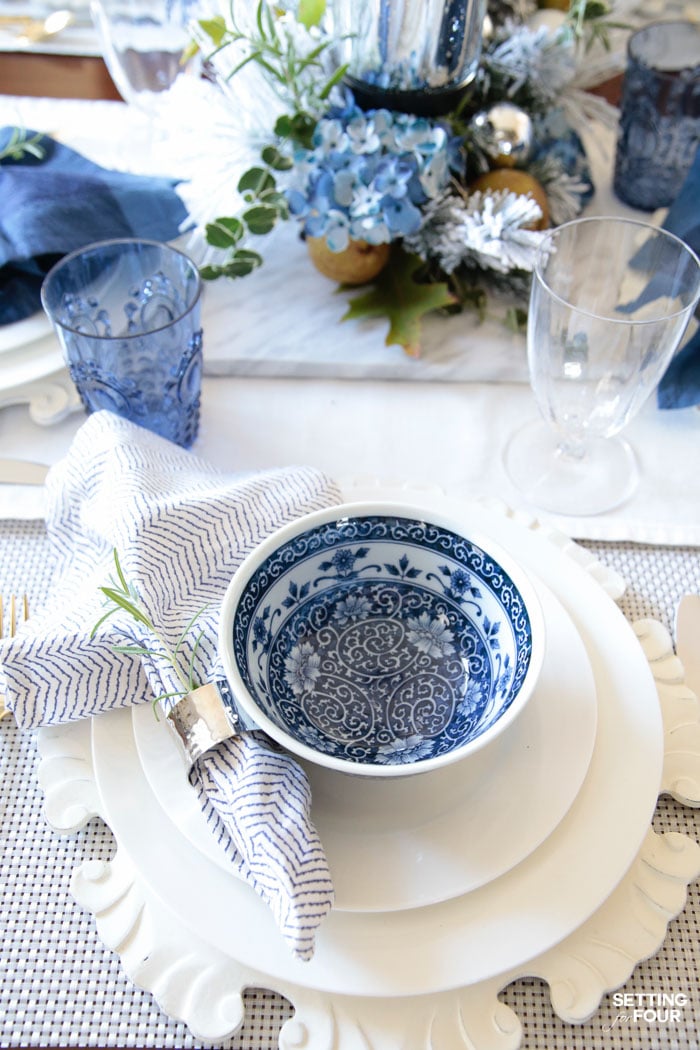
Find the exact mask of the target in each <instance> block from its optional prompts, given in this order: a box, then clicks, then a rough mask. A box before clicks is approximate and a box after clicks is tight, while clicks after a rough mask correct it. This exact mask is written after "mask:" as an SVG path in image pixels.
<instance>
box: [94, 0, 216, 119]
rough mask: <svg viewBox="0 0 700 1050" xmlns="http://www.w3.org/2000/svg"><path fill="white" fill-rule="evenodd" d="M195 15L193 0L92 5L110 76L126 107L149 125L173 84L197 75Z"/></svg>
mask: <svg viewBox="0 0 700 1050" xmlns="http://www.w3.org/2000/svg"><path fill="white" fill-rule="evenodd" d="M197 9H198V2H197V0H91V4H90V10H91V12H92V18H93V22H94V24H95V28H96V30H97V34H98V37H99V40H100V44H101V48H102V54H103V57H104V60H105V63H106V65H107V68H108V70H109V73H110V76H111V77H112V79H113V80H114V83H115V85H116V87H117V89H118V91H119V93H120V94H121V96H122V98H123V99H124V101H125V102H128V103H130V104H132V105H134V106H136V107H137V108H138V109H140V110H141V111H142V112H143V113H145V114H146V116H147V117H148V118H149V120H151V121H153V120H154V119H155V118H156V116H157V113H158V109H159V105H160V103H161V101H162V98H163V96H164V94H165V93H167V92H168V91H169V90H170V88H171V87H172V86H173V84H174V82H175V80H176V79H177V78H178V77H179V76H181V75H182V74H184V73H187V74H193V73H194V74H198V73H199V71H200V65H201V63H200V59H199V57H198V56H197V55H190V53H189V51H188V49H189V45H190V43H191V41H192V37H193V28H192V27H193V22H194V20H195V19H196V17H197Z"/></svg>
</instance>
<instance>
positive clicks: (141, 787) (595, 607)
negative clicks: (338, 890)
mask: <svg viewBox="0 0 700 1050" xmlns="http://www.w3.org/2000/svg"><path fill="white" fill-rule="evenodd" d="M353 495H354V494H353ZM384 495H386V494H385V493H378V494H377V496H378V498H379V497H380V496H384ZM403 496H404V501H405V502H411V503H413V504H416V503H417V502H418V503H420V504H421V505H425V506H426V508H427V509H437V508H438V507H439V508H440V509H441V510H442V511H444V512H445V513H449V514H450V515H451V516H452V517H455V516H457V520H459V516H460V515H461V516H462V520H464V521H465V522H470V523H473V525H474V527H475V528H478V529H479V531H480V532H485V533H486V534H491V535H492V536H493V538H494V540H495V541H497V542H499V543H500V544H501V545H502V546H504V547H505V548H506V549H508V550H510V551H511V552H512V554H513V555H514V556H515V557H517V558H518V559H520V560H521V561H522V563H523V564H524V565H525V567H526V568H529V569H530V570H531V571H532V572H533V573H535V574H537V575H539V576H540V577H541V578H542V579H543V581H544V582H545V584H546V585H547V586H549V587H550V588H551V589H552V591H553V592H554V593H555V595H556V597H557V598H558V599H559V600H560V601H561V603H562V605H563V606H564V608H565V609H566V610H567V611H568V613H569V615H570V616H571V618H572V620H573V622H574V624H575V625H576V627H577V629H578V631H579V634H580V636H581V638H582V640H583V643H584V645H585V647H586V650H587V652H588V656H589V659H590V662H591V667H592V670H593V676H594V680H595V685H596V695H597V698H598V729H597V734H596V741H595V747H594V750H593V757H592V759H591V763H590V767H589V770H588V774H587V776H586V777H585V780H584V783H583V785H582V787H581V790H580V792H579V794H578V796H577V797H576V799H575V801H574V803H573V805H572V806H571V808H570V810H569V812H568V813H567V814H566V816H565V817H564V819H563V820H562V821H561V823H560V824H559V826H558V827H557V828H556V829H555V830H554V831H553V832H552V834H551V835H549V836H548V837H547V838H546V839H545V841H544V842H543V843H542V844H541V845H540V846H539V847H538V848H537V849H535V850H534V851H533V852H532V853H531V854H530V856H529V857H527V858H526V859H525V860H523V861H522V862H521V863H520V864H518V865H516V866H515V867H514V868H512V869H511V870H510V871H509V872H507V873H505V874H504V875H502V876H501V877H500V878H498V879H495V880H493V881H492V882H489V883H487V884H486V885H484V886H481V887H479V888H478V889H475V890H474V891H473V892H471V893H467V894H464V895H463V896H461V897H455V898H453V899H451V900H449V901H444V902H442V903H440V904H434V905H430V906H427V907H422V908H413V909H410V910H403V911H393V912H379V913H370V912H343V911H332V912H331V913H330V915H328V916H327V918H326V919H325V920H324V922H323V924H322V926H321V928H320V929H319V931H318V934H317V940H316V951H315V954H314V957H313V959H312V960H311V961H310V962H300V961H299V960H297V959H295V958H294V957H293V956H292V954H291V953H290V952H289V950H288V949H287V947H286V946H285V944H284V941H283V940H282V937H281V935H280V933H279V930H278V929H277V927H276V925H275V922H274V919H273V916H272V913H271V911H270V910H269V909H268V908H267V907H266V905H265V904H264V903H263V902H262V901H261V900H260V899H259V898H258V897H257V896H256V894H255V893H254V891H253V890H252V889H251V888H250V887H248V886H247V885H245V884H244V883H242V882H240V881H239V880H237V879H235V878H233V877H232V876H231V875H230V874H229V873H228V872H226V871H224V870H223V868H222V867H221V866H220V865H219V864H216V863H214V862H213V861H211V860H209V859H208V858H207V857H205V856H204V855H203V854H202V853H201V852H200V851H198V850H195V849H193V848H192V844H191V842H190V841H189V840H188V839H187V838H186V837H185V836H184V835H183V834H182V833H181V832H180V831H179V830H178V829H177V828H176V827H175V825H174V824H173V823H172V822H171V821H169V820H167V819H165V817H164V814H163V810H162V807H161V806H160V803H159V802H158V799H157V798H156V796H155V795H154V793H153V791H152V789H151V787H150V785H149V783H148V780H147V778H146V775H145V773H144V771H143V768H142V765H141V761H140V758H139V753H138V749H137V747H136V742H135V740H134V733H133V723H132V719H131V714H130V712H129V711H128V710H117V711H114V712H110V713H109V714H108V715H106V716H105V715H102V716H100V717H99V718H95V719H94V720H93V722H92V752H93V763H94V773H95V780H96V784H97V788H98V790H99V793H100V796H101V804H100V812H101V813H103V815H104V817H105V819H106V821H107V823H108V824H109V826H110V827H111V829H112V831H113V832H114V834H115V836H116V839H117V842H118V843H119V846H120V848H121V849H123V850H124V852H125V854H126V855H127V856H128V857H129V859H130V862H131V864H132V865H134V866H135V868H136V870H137V871H138V874H139V878H140V880H141V882H142V884H143V885H144V886H145V888H146V889H147V890H148V892H149V893H152V894H154V895H155V896H156V897H157V899H158V900H159V901H160V903H161V904H162V906H163V907H164V908H165V909H166V912H170V913H171V914H172V915H174V916H176V917H177V920H178V922H179V923H181V924H182V926H183V927H184V928H185V929H190V930H192V931H193V933H195V932H196V934H197V935H198V936H199V937H200V938H202V939H204V940H205V941H206V942H207V943H208V944H209V945H211V947H212V948H214V949H216V950H218V951H221V952H223V953H224V955H225V956H228V957H230V958H232V959H234V960H236V961H237V962H239V963H240V964H242V965H243V966H245V967H247V968H250V969H252V970H254V971H258V973H259V974H261V975H263V976H262V977H261V980H262V979H263V977H264V986H265V987H267V988H274V987H275V986H277V985H278V984H280V983H281V984H284V983H285V982H291V983H292V984H294V985H297V986H303V987H306V988H312V989H316V990H317V991H319V992H323V991H327V992H330V993H335V994H338V995H361V996H372V997H384V998H387V997H392V996H411V995H421V994H432V993H438V992H441V991H446V990H448V989H459V988H465V987H466V986H468V985H471V984H473V983H475V982H479V981H484V980H487V979H489V978H491V977H496V976H500V975H502V974H506V973H508V974H510V973H512V972H513V971H516V970H525V967H526V964H527V962H528V960H531V959H535V958H537V957H538V956H540V955H541V954H543V953H544V952H545V951H547V950H548V949H550V948H552V947H553V946H554V945H555V944H558V943H559V942H560V941H562V940H563V939H564V938H565V937H567V936H569V935H570V934H571V933H572V932H573V931H574V930H576V929H578V928H579V927H580V926H581V925H582V924H583V923H584V922H585V921H586V920H587V919H589V918H590V917H591V915H592V914H593V913H594V912H595V911H597V910H598V909H599V908H600V906H601V905H602V903H603V902H604V901H605V900H606V899H607V898H608V896H609V895H610V893H611V892H612V890H613V889H614V888H615V887H616V886H617V884H618V883H619V882H620V880H621V879H622V878H623V877H624V875H625V874H626V873H627V871H628V870H629V868H630V866H631V865H632V863H633V861H634V860H635V858H636V857H637V855H638V852H639V850H640V848H641V844H642V841H643V839H644V837H645V835H646V833H647V832H648V830H649V826H650V822H651V817H652V814H653V811H654V808H655V805H656V801H657V798H658V792H659V787H660V784H661V772H662V763H663V729H662V723H661V714H660V709H659V700H658V694H657V691H656V685H655V682H654V678H653V675H652V673H651V669H650V667H649V664H648V662H647V659H646V657H645V655H644V652H643V650H642V648H641V646H640V644H639V641H638V640H637V638H636V636H635V634H634V632H633V630H632V628H631V627H630V625H629V624H628V623H627V621H626V620H625V618H624V616H623V615H622V613H621V612H620V610H619V609H618V608H617V606H616V605H615V604H614V602H613V601H612V600H611V599H610V597H609V596H608V595H607V594H606V593H605V592H604V590H603V589H602V587H601V586H600V584H598V583H597V582H596V581H595V580H594V579H593V577H592V576H591V575H590V574H589V573H588V572H587V571H586V570H585V569H584V568H583V567H582V566H581V565H579V564H578V563H577V562H576V561H574V559H573V558H571V557H570V556H569V555H568V554H567V553H566V552H565V551H563V550H562V549H561V548H560V547H558V546H557V545H555V544H554V543H552V542H551V540H550V539H549V538H548V536H547V534H546V532H544V531H543V530H537V529H532V528H527V527H524V526H523V525H520V524H519V523H518V522H517V521H514V520H513V519H511V518H509V517H507V516H506V515H502V514H499V513H496V512H489V511H488V510H486V509H485V508H483V507H480V506H478V505H467V504H462V503H459V502H456V501H451V500H446V499H445V500H441V499H438V497H436V496H433V495H431V497H430V499H429V500H427V501H426V496H425V493H423V494H421V493H420V492H418V493H415V494H414V493H408V492H404V493H403ZM355 865H356V870H358V871H359V869H360V867H361V865H362V857H357V858H355Z"/></svg>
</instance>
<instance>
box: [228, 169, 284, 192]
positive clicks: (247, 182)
mask: <svg viewBox="0 0 700 1050" xmlns="http://www.w3.org/2000/svg"><path fill="white" fill-rule="evenodd" d="M276 185H277V184H276V182H275V178H274V175H272V174H271V172H269V171H268V170H267V169H266V168H249V169H248V171H244V172H243V174H242V175H241V177H240V179H239V180H238V186H237V189H238V192H239V193H245V192H246V191H247V190H250V191H251V193H253V194H254V195H255V196H256V197H257V196H259V195H260V194H261V193H262V192H263V191H264V190H273V189H275V186H276Z"/></svg>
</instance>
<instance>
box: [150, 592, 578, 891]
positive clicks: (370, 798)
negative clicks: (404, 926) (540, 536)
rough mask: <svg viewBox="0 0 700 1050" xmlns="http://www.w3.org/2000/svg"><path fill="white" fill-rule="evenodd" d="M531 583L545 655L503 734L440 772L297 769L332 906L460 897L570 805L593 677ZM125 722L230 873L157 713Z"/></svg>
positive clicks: (508, 863) (530, 845)
mask: <svg viewBox="0 0 700 1050" xmlns="http://www.w3.org/2000/svg"><path fill="white" fill-rule="evenodd" d="M533 582H535V584H536V586H537V589H538V592H539V595H540V599H541V601H542V606H543V611H544V615H545V623H546V631H547V646H546V656H545V662H544V666H543V669H542V674H541V677H540V680H539V682H538V684H537V689H536V691H535V694H534V696H533V697H532V699H531V701H530V703H529V704H528V705H527V707H526V708H525V710H524V711H523V712H522V714H521V715H520V717H519V718H518V720H517V721H516V722H515V723H514V724H513V726H511V727H510V729H509V730H508V732H507V733H505V734H504V735H503V736H502V737H499V738H497V739H496V740H495V741H494V742H493V743H492V744H491V745H490V746H488V747H486V748H484V749H483V750H482V751H480V752H477V754H476V755H474V756H471V757H470V758H469V759H467V760H465V761H463V762H460V763H457V764H455V765H453V766H450V767H448V768H447V769H446V770H444V771H440V772H436V773H428V774H425V775H424V776H419V777H402V778H401V779H400V780H398V781H395V780H392V781H389V782H387V781H381V782H380V781H379V780H370V781H367V780H365V779H364V778H359V777H349V776H346V775H343V774H339V773H337V772H334V771H329V770H324V769H323V768H321V767H320V766H312V765H310V764H306V766H305V768H306V771H307V773H308V775H309V779H310V781H311V786H312V798H313V810H312V817H313V821H314V823H315V825H316V828H317V829H318V832H319V834H320V836H321V842H322V843H323V846H324V849H325V852H326V856H327V858H328V863H329V865H330V869H331V873H332V876H333V885H334V889H335V907H336V909H338V910H340V911H395V910H400V909H403V908H417V907H424V906H426V905H429V904H437V903H439V902H440V901H445V900H449V899H450V898H452V897H457V896H460V895H461V894H463V893H469V892H471V891H472V890H474V889H477V888H478V887H479V886H483V885H484V884H485V883H487V882H491V881H492V880H493V879H495V878H498V876H499V875H502V874H503V873H504V872H506V871H508V870H509V869H510V868H512V867H513V866H514V865H515V864H518V863H520V861H522V860H524V858H525V857H527V856H528V855H529V854H530V853H531V852H532V851H533V850H534V849H536V848H537V847H538V846H539V845H540V844H541V843H542V842H543V841H544V839H545V838H546V837H547V836H548V835H549V834H551V832H552V831H553V830H554V828H555V827H556V826H557V825H558V824H559V822H560V821H561V820H562V819H563V817H564V816H565V814H566V813H567V812H568V810H569V808H570V807H571V805H572V804H573V801H574V799H575V798H576V796H577V794H578V792H579V790H580V788H581V785H582V783H583V779H584V777H585V775H586V771H587V770H588V766H589V763H590V760H591V756H592V754H593V745H594V741H595V731H596V721H597V704H596V694H595V683H594V681H593V672H592V670H591V665H590V661H589V659H588V654H587V652H586V649H585V647H584V645H583V643H582V641H581V639H580V638H579V635H578V632H577V630H576V628H575V627H574V624H573V622H572V620H571V618H570V617H569V616H568V614H567V613H566V612H565V611H564V609H563V607H562V605H561V603H560V602H559V601H557V599H556V598H555V597H554V596H553V594H552V592H551V591H550V590H549V589H548V588H545V587H544V585H543V584H541V583H539V582H538V581H536V580H535V581H533ZM132 718H133V732H134V739H135V741H136V746H137V748H138V752H139V756H140V759H141V765H142V767H143V770H144V773H145V774H146V778H147V780H148V782H149V784H150V787H151V790H152V791H153V793H154V795H155V796H156V798H157V799H158V801H159V802H160V804H161V806H162V807H163V810H164V811H165V813H166V814H167V816H168V817H169V818H170V819H171V820H172V821H173V823H174V824H175V825H176V826H177V827H178V828H179V830H180V831H182V833H183V834H184V835H185V837H186V838H187V839H188V840H189V841H190V842H191V843H192V845H193V847H194V848H195V849H197V850H199V851H200V852H202V853H203V854H204V855H205V856H206V857H209V858H210V859H211V860H213V861H215V862H216V863H217V864H221V865H222V866H223V867H224V868H225V869H226V870H227V871H231V872H233V865H232V864H231V863H230V861H229V860H228V857H227V855H226V854H225V852H224V850H223V847H222V846H221V845H220V844H219V841H218V839H216V838H215V837H214V836H213V835H212V833H211V830H210V828H209V826H208V824H207V822H206V820H205V818H204V815H203V812H202V809H201V806H200V804H199V801H198V799H197V795H196V792H195V791H194V789H193V788H192V787H191V786H190V784H189V781H188V780H187V775H186V771H185V766H184V762H183V758H182V753H181V750H180V748H179V747H178V745H177V742H176V740H175V738H174V736H173V734H172V733H171V731H170V729H169V727H168V726H167V725H166V723H165V720H164V718H163V717H161V718H160V720H156V717H155V715H154V713H153V711H152V709H151V707H150V705H146V706H139V707H135V708H133V711H132ZM358 857H361V858H362V863H361V864H359V865H358V863H357V858H358Z"/></svg>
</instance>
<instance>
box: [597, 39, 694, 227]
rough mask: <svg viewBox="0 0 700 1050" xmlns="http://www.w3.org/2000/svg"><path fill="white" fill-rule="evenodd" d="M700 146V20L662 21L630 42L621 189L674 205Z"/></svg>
mask: <svg viewBox="0 0 700 1050" xmlns="http://www.w3.org/2000/svg"><path fill="white" fill-rule="evenodd" d="M698 146H700V25H698V24H696V23H693V22H657V23H654V24H652V25H648V26H645V27H644V28H643V29H638V30H637V32H636V33H633V34H632V36H631V37H630V39H629V41H628V45H627V68H626V70H625V76H624V79H623V83H622V99H621V102H620V127H619V134H618V140H617V151H616V155H615V175H614V180H613V185H614V189H615V194H616V196H617V197H619V199H620V200H622V201H624V202H625V204H629V205H631V206H632V207H633V208H641V209H642V210H644V211H654V210H655V209H656V208H665V207H668V205H670V204H672V203H673V201H674V200H675V199H676V197H677V196H678V194H679V193H680V190H681V187H682V186H683V183H684V181H685V178H686V175H687V174H688V171H689V170H690V167H691V165H692V163H693V160H694V158H695V154H696V152H697V149H698Z"/></svg>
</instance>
